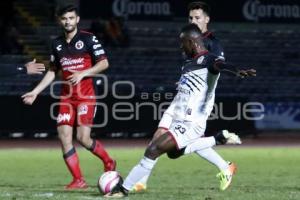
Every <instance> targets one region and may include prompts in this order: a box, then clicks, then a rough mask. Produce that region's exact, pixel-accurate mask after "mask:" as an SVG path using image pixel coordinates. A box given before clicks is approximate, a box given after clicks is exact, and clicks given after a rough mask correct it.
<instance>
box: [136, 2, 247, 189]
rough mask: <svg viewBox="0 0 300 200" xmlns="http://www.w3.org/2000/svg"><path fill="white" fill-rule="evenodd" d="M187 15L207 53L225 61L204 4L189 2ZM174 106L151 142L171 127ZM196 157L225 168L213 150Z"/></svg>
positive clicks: (234, 139) (233, 140)
mask: <svg viewBox="0 0 300 200" xmlns="http://www.w3.org/2000/svg"><path fill="white" fill-rule="evenodd" d="M188 13H189V23H193V24H196V25H197V26H198V28H199V29H200V30H201V32H202V40H203V44H204V47H205V48H206V49H207V50H208V51H209V53H211V54H214V55H215V56H217V57H218V58H220V59H223V60H225V57H224V50H223V47H222V45H221V44H220V42H219V40H218V39H217V38H216V37H215V36H214V34H213V33H212V32H210V31H209V30H208V23H209V21H210V7H209V5H207V4H206V3H204V2H201V1H196V2H191V3H189V5H188ZM173 109H174V106H170V107H169V108H168V109H167V110H166V112H164V114H163V116H162V118H161V120H160V122H159V124H158V128H157V130H156V131H155V133H154V135H153V139H152V141H153V140H155V139H156V138H158V137H159V136H160V135H161V134H163V133H165V130H168V128H169V127H170V125H171V122H172V115H173V112H174V111H173ZM218 134H224V135H225V136H226V137H227V138H228V140H227V142H228V143H229V144H240V143H241V141H240V139H239V137H238V136H237V135H235V134H233V133H229V132H228V131H227V130H222V131H220V132H219V133H218ZM183 151H184V149H182V150H181V151H172V152H168V156H169V158H172V159H175V158H178V157H179V156H181V155H183ZM195 153H196V154H197V155H199V156H201V157H202V158H204V159H205V160H207V161H208V162H210V163H211V164H213V165H214V166H216V167H217V168H218V169H219V170H222V169H224V168H226V167H227V164H226V162H225V161H224V160H223V159H222V158H221V157H220V156H219V155H218V153H217V152H216V151H215V150H214V149H213V148H206V149H202V150H199V151H196V152H195ZM148 177H149V176H145V177H143V178H142V179H141V180H139V181H138V183H137V184H136V185H135V186H134V187H133V191H135V192H140V191H143V190H146V188H147V181H148Z"/></svg>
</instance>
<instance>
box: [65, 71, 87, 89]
mask: <svg viewBox="0 0 300 200" xmlns="http://www.w3.org/2000/svg"><path fill="white" fill-rule="evenodd" d="M69 71H70V72H72V73H73V74H72V75H70V76H68V77H67V80H68V81H69V82H70V83H71V84H72V85H77V84H78V83H79V82H80V81H81V80H82V79H83V78H84V74H83V72H82V71H81V72H78V71H73V70H69Z"/></svg>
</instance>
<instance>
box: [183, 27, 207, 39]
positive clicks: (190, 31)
mask: <svg viewBox="0 0 300 200" xmlns="http://www.w3.org/2000/svg"><path fill="white" fill-rule="evenodd" d="M181 33H184V34H186V35H188V36H189V37H193V38H197V37H202V32H201V30H200V28H199V27H198V26H197V25H196V24H188V25H185V26H184V27H182V29H181Z"/></svg>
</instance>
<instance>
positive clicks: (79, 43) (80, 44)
mask: <svg viewBox="0 0 300 200" xmlns="http://www.w3.org/2000/svg"><path fill="white" fill-rule="evenodd" d="M83 46H84V44H83V42H82V41H81V40H79V41H78V42H76V44H75V48H76V49H78V50H79V49H82V48H83Z"/></svg>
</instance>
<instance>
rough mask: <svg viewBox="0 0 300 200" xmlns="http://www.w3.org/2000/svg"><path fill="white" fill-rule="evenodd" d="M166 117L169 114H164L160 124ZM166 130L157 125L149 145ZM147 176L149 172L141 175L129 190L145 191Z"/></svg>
mask: <svg viewBox="0 0 300 200" xmlns="http://www.w3.org/2000/svg"><path fill="white" fill-rule="evenodd" d="M167 117H169V116H165V115H164V119H165V120H163V119H162V121H161V123H162V124H165V123H166V122H165V121H166V120H167V121H169V119H166V118H167ZM166 132H168V131H167V129H166V128H160V127H159V128H158V129H157V130H156V131H155V133H154V135H153V138H152V141H151V142H150V144H149V145H151V143H152V142H153V141H154V140H155V139H157V138H159V136H161V135H163V134H165V133H166ZM149 176H150V174H149V175H146V176H144V177H142V178H141V180H139V181H138V182H137V183H136V184H135V185H134V186H133V188H132V190H131V192H144V191H146V190H147V182H148V179H149Z"/></svg>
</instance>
